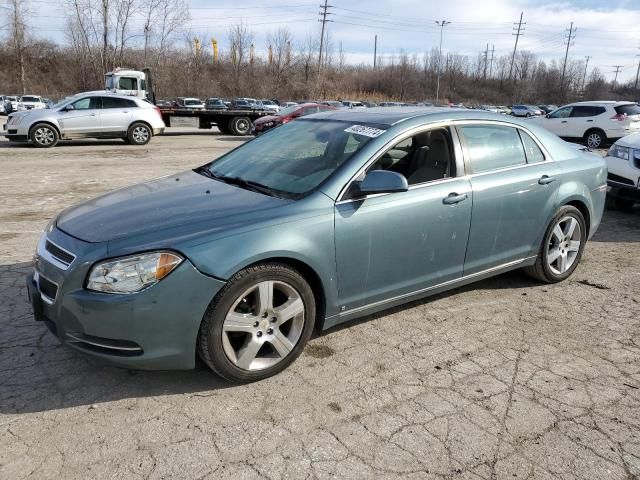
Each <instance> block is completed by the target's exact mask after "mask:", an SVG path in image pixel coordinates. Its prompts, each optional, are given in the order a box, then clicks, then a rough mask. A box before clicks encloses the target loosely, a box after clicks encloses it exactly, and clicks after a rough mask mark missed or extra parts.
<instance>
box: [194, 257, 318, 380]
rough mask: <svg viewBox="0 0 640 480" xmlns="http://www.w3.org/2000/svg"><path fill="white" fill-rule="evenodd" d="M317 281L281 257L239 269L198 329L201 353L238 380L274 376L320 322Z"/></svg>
mask: <svg viewBox="0 0 640 480" xmlns="http://www.w3.org/2000/svg"><path fill="white" fill-rule="evenodd" d="M315 315H316V305H315V298H314V295H313V292H312V290H311V287H310V286H309V284H308V283H307V281H306V280H305V279H304V278H303V277H302V275H300V273H298V272H297V271H296V270H294V269H292V268H290V267H289V266H287V265H284V264H280V263H265V264H260V265H256V266H253V267H248V268H246V269H244V270H241V271H240V272H238V273H237V274H235V275H234V276H233V277H232V278H231V279H230V280H229V281H228V282H227V284H226V285H225V286H224V288H223V289H222V290H220V292H218V294H217V295H216V297H215V298H214V299H213V300H212V302H211V303H210V305H209V307H208V308H207V311H206V312H205V315H204V318H203V321H202V324H201V326H200V332H199V334H198V345H197V349H198V354H199V355H200V357H201V358H202V360H203V361H204V363H205V364H206V365H207V366H208V367H209V368H211V370H213V371H214V372H215V373H217V374H218V375H220V376H221V377H223V378H225V379H227V380H229V381H231V382H238V383H245V382H253V381H257V380H262V379H264V378H267V377H271V376H273V375H275V374H277V373H279V372H281V371H282V370H284V369H285V368H287V367H288V366H289V365H290V364H291V363H292V362H293V361H294V360H295V359H296V358H297V357H298V356H299V355H300V354H301V353H302V350H303V349H304V346H305V344H306V343H307V341H308V340H309V338H310V337H311V333H312V331H313V326H314V323H315Z"/></svg>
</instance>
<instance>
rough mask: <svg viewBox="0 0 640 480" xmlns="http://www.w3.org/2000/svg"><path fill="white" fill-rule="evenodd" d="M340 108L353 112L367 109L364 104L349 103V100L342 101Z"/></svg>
mask: <svg viewBox="0 0 640 480" xmlns="http://www.w3.org/2000/svg"><path fill="white" fill-rule="evenodd" d="M342 106H343V107H345V108H349V109H351V110H354V109H356V110H363V109H365V108H367V107H366V106H365V105H364V103H362V102H352V101H350V100H344V101H343V102H342Z"/></svg>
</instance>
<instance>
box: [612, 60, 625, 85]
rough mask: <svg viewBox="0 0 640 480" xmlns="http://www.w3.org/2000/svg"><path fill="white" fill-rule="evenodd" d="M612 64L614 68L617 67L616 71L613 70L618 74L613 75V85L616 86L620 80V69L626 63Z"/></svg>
mask: <svg viewBox="0 0 640 480" xmlns="http://www.w3.org/2000/svg"><path fill="white" fill-rule="evenodd" d="M612 66H613V68H615V69H616V71H615V72H613V73H615V74H616V76H615V77H613V85H614V86H615V84H616V83H617V82H618V74H619V73H620V70H622V68H623V67H624V65H612Z"/></svg>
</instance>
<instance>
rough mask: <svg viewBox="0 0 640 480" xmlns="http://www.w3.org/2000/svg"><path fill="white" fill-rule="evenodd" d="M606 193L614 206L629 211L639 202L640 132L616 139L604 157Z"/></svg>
mask: <svg viewBox="0 0 640 480" xmlns="http://www.w3.org/2000/svg"><path fill="white" fill-rule="evenodd" d="M605 160H606V162H607V168H608V169H609V174H608V177H607V184H608V189H607V190H608V195H609V196H611V197H612V198H613V201H614V202H615V205H616V207H618V208H619V209H620V210H624V211H629V210H631V209H632V208H633V206H634V205H635V204H636V203H640V133H634V134H632V135H627V136H626V137H622V138H621V139H619V140H617V141H616V142H615V143H614V144H613V145H612V146H611V148H610V149H609V152H608V153H607V156H606V157H605Z"/></svg>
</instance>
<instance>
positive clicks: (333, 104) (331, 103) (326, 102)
mask: <svg viewBox="0 0 640 480" xmlns="http://www.w3.org/2000/svg"><path fill="white" fill-rule="evenodd" d="M318 103H320V104H321V105H328V106H329V107H333V108H336V109H338V108H344V106H343V105H342V102H339V101H337V100H322V101H320V102H318Z"/></svg>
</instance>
